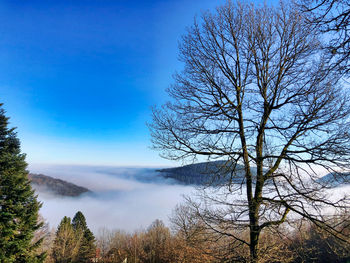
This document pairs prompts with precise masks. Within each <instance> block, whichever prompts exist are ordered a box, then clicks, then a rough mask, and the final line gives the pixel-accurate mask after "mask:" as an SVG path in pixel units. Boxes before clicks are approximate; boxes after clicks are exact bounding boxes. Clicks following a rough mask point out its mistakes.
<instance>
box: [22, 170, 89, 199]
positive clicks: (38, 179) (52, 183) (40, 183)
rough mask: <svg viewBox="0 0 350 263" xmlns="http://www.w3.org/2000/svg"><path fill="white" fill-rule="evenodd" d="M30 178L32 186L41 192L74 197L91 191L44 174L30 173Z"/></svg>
mask: <svg viewBox="0 0 350 263" xmlns="http://www.w3.org/2000/svg"><path fill="white" fill-rule="evenodd" d="M28 178H29V180H30V181H31V185H32V187H33V188H34V189H35V190H37V191H39V192H47V193H52V194H55V195H60V196H72V197H73V196H79V195H81V194H83V193H86V192H90V190H89V189H87V188H85V187H82V186H78V185H75V184H73V183H69V182H66V181H64V180H61V179H56V178H53V177H50V176H47V175H43V174H29V175H28Z"/></svg>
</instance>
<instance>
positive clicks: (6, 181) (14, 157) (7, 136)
mask: <svg viewBox="0 0 350 263" xmlns="http://www.w3.org/2000/svg"><path fill="white" fill-rule="evenodd" d="M8 125H9V118H8V117H6V116H5V110H4V109H3V108H2V104H0V251H1V253H0V262H3V263H10V262H26V263H31V262H43V261H44V257H45V255H44V254H40V255H36V253H35V251H36V249H37V248H38V247H39V245H40V243H41V241H42V240H39V241H37V242H32V239H33V236H34V232H35V231H36V230H38V229H39V228H40V227H41V224H40V223H38V211H39V208H40V207H41V204H40V202H38V200H37V197H36V195H35V193H34V190H33V189H32V188H31V186H30V182H29V180H28V177H27V175H28V171H26V167H27V163H26V161H25V154H23V153H21V149H20V141H19V139H18V138H17V137H16V132H15V131H14V130H15V128H8Z"/></svg>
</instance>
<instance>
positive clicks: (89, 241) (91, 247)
mask: <svg viewBox="0 0 350 263" xmlns="http://www.w3.org/2000/svg"><path fill="white" fill-rule="evenodd" d="M72 225H73V228H74V230H75V233H76V236H77V237H81V242H80V246H79V251H78V255H77V258H76V261H75V262H79V263H84V262H86V263H88V262H92V259H93V258H94V256H95V253H96V246H95V237H94V235H93V233H92V232H91V231H90V229H89V228H88V227H87V224H86V219H85V216H84V215H83V213H82V212H80V211H78V212H77V213H76V214H75V216H74V218H73V221H72Z"/></svg>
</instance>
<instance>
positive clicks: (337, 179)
mask: <svg viewBox="0 0 350 263" xmlns="http://www.w3.org/2000/svg"><path fill="white" fill-rule="evenodd" d="M317 181H318V182H319V183H321V184H326V185H328V186H332V187H338V186H342V185H345V184H350V173H329V174H327V175H325V176H323V177H321V178H320V179H318V180H317Z"/></svg>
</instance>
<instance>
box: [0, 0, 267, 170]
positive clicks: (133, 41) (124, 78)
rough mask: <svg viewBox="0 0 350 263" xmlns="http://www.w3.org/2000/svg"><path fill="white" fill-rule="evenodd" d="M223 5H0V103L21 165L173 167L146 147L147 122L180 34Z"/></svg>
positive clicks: (168, 1) (167, 79)
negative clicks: (15, 140) (19, 152)
mask: <svg viewBox="0 0 350 263" xmlns="http://www.w3.org/2000/svg"><path fill="white" fill-rule="evenodd" d="M257 2H259V1H257ZM260 2H263V1H260ZM222 3H224V1H223V0H216V1H213V0H193V1H188V0H154V1H136V0H134V1H122V0H119V1H118V0H104V1H99V0H75V1H71V0H63V1H39V0H37V1H32V0H29V1H13V0H11V1H10V0H4V1H1V2H0V23H1V27H0V35H1V37H0V102H2V103H4V108H5V110H6V111H7V115H8V116H10V117H11V125H12V126H16V127H18V129H17V132H18V136H19V138H20V139H21V143H22V150H23V152H25V153H27V161H28V162H29V163H31V164H32V163H66V164H94V165H95V164H100V165H106V164H107V165H127V166H130V165H139V166H160V165H164V166H167V165H176V164H175V163H170V162H168V161H166V160H163V159H161V158H160V157H159V156H158V153H157V152H155V151H153V150H151V149H150V148H149V147H150V146H151V144H150V136H149V132H148V129H147V127H146V125H145V123H146V122H147V121H149V120H150V112H151V110H150V108H151V106H153V105H160V104H162V103H163V102H165V101H166V98H167V95H166V93H165V89H166V88H167V87H168V86H169V85H170V84H171V82H172V78H171V75H172V74H173V73H174V71H175V70H181V66H182V65H181V64H180V63H179V62H178V60H177V56H178V48H177V45H178V41H179V40H180V37H181V35H182V34H184V33H185V28H186V27H187V26H190V25H191V24H193V21H194V16H195V15H200V14H201V12H203V11H206V10H213V9H214V8H215V6H218V5H220V4H222Z"/></svg>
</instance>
